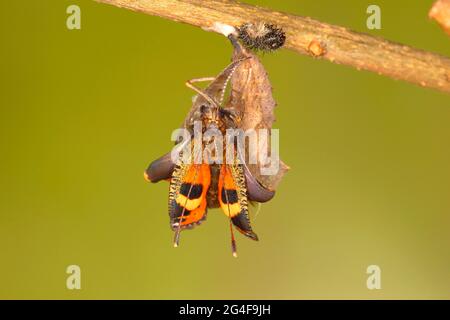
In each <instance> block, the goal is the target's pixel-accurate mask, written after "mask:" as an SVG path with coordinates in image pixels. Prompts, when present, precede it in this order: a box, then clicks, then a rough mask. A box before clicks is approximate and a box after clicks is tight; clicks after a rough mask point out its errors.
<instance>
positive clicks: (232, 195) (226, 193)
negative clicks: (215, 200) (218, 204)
mask: <svg viewBox="0 0 450 320" xmlns="http://www.w3.org/2000/svg"><path fill="white" fill-rule="evenodd" d="M222 202H223V203H225V204H228V203H229V204H233V203H236V202H238V194H237V192H236V190H235V189H225V188H223V189H222Z"/></svg>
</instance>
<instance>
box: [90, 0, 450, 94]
mask: <svg viewBox="0 0 450 320" xmlns="http://www.w3.org/2000/svg"><path fill="white" fill-rule="evenodd" d="M96 1H98V2H102V3H108V4H111V5H114V6H118V7H122V8H127V9H130V10H133V11H138V12H143V13H146V14H149V15H155V16H160V17H163V18H167V19H170V20H174V21H178V22H183V23H188V24H191V25H194V26H198V27H201V28H203V29H210V28H211V27H212V26H213V24H214V23H216V22H220V23H224V24H228V25H232V26H239V25H241V24H243V23H246V22H259V21H264V22H268V23H273V24H276V25H277V26H279V27H281V28H283V30H284V31H285V32H286V44H285V47H286V48H289V49H292V50H294V51H296V52H298V53H300V54H306V55H310V56H313V57H320V58H323V59H326V60H329V61H331V62H334V63H338V64H344V65H348V66H352V67H354V68H357V69H358V70H368V71H372V72H376V73H378V74H380V75H384V76H388V77H391V78H394V79H398V80H403V81H407V82H410V83H414V84H417V85H420V86H423V87H428V88H434V89H437V90H440V91H444V92H450V59H449V58H447V57H444V56H441V55H438V54H435V53H431V52H426V51H422V50H419V49H415V48H412V47H409V46H406V45H401V44H397V43H393V42H390V41H387V40H384V39H381V38H379V37H374V36H371V35H367V34H362V33H357V32H353V31H350V30H348V29H346V28H344V27H340V26H334V25H330V24H327V23H323V22H319V21H317V20H313V19H310V18H307V17H300V16H295V15H291V14H287V13H282V12H276V11H271V10H268V9H264V8H260V7H256V6H251V5H247V4H242V3H238V2H236V1H231V0H96Z"/></svg>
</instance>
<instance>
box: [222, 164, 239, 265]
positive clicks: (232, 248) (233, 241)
mask: <svg viewBox="0 0 450 320" xmlns="http://www.w3.org/2000/svg"><path fill="white" fill-rule="evenodd" d="M225 170H228V168H225ZM222 179H223V178H222ZM224 193H225V199H226V201H227V207H228V219H229V221H230V235H231V253H232V254H233V257H235V258H237V248H236V239H235V238H234V230H233V223H232V221H231V211H230V202H229V201H228V193H227V192H226V191H225V192H224Z"/></svg>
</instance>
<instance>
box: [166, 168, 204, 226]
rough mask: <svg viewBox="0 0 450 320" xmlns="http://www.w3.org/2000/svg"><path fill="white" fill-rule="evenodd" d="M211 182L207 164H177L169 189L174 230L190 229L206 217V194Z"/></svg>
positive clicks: (171, 224) (170, 211) (170, 214)
mask: <svg viewBox="0 0 450 320" xmlns="http://www.w3.org/2000/svg"><path fill="white" fill-rule="evenodd" d="M210 183H211V171H210V168H209V165H207V164H190V165H189V164H179V165H177V166H175V169H174V171H173V174H172V178H171V180H170V189H169V216H170V226H171V228H172V230H178V229H180V230H182V229H190V228H192V227H194V226H195V225H198V224H200V223H201V222H202V221H203V220H205V219H206V195H207V192H208V188H209V185H210ZM180 222H181V226H180V225H179V223H180Z"/></svg>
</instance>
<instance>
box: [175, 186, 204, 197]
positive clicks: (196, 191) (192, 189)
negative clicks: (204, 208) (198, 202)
mask: <svg viewBox="0 0 450 320" xmlns="http://www.w3.org/2000/svg"><path fill="white" fill-rule="evenodd" d="M202 191H203V186H202V185H201V184H194V185H192V184H190V183H183V184H182V185H181V188H180V193H181V194H182V195H183V196H185V197H188V199H190V200H192V199H198V198H200V196H201V195H202Z"/></svg>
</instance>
